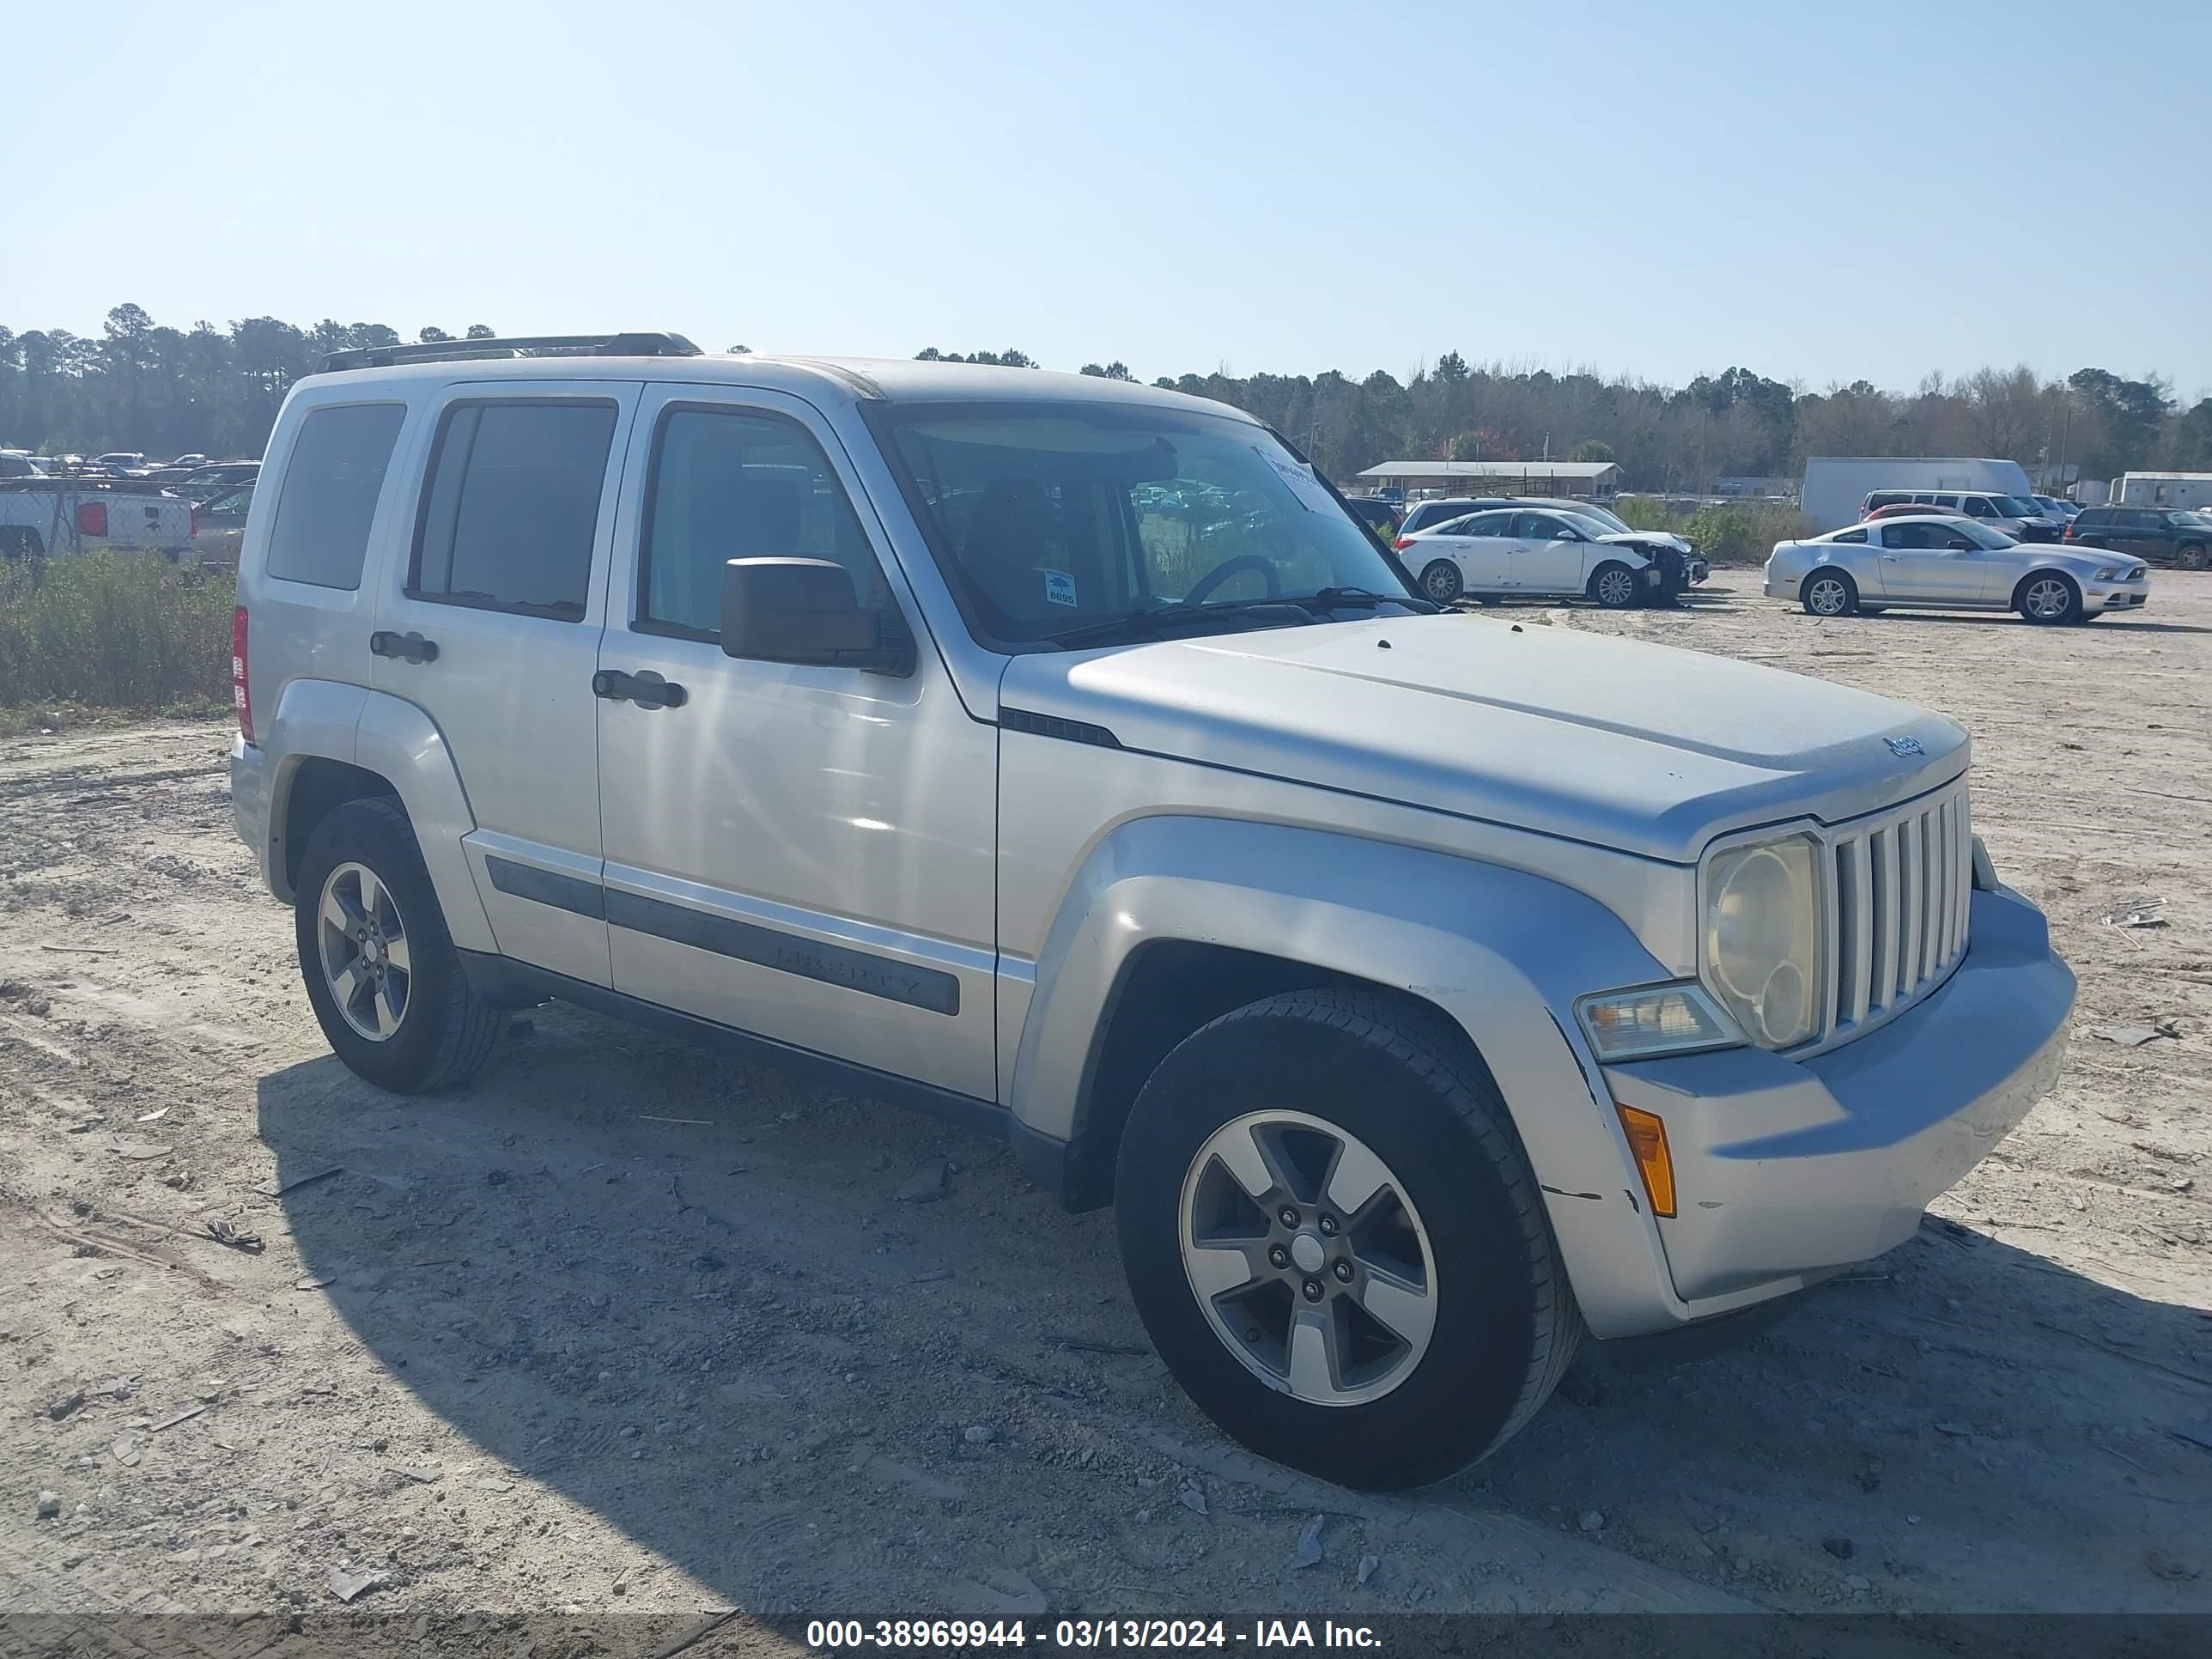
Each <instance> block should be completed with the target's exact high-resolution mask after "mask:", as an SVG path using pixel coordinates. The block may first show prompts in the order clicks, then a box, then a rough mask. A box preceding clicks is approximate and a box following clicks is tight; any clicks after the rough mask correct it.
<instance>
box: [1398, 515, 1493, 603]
mask: <svg viewBox="0 0 2212 1659" xmlns="http://www.w3.org/2000/svg"><path fill="white" fill-rule="evenodd" d="M1442 539H1443V542H1444V543H1445V546H1446V548H1447V549H1449V552H1450V555H1451V557H1452V559H1453V562H1455V563H1456V564H1457V565H1458V566H1459V574H1460V579H1461V580H1462V581H1463V582H1464V583H1465V584H1466V586H1467V590H1468V592H1470V593H1477V592H1480V593H1503V592H1506V591H1507V590H1509V589H1510V587H1511V586H1512V585H1513V576H1512V558H1513V515H1512V514H1511V513H1475V514H1474V516H1473V517H1471V518H1468V519H1467V520H1463V521H1462V523H1461V525H1460V526H1459V530H1458V532H1457V533H1456V534H1454V535H1451V536H1449V537H1445V538H1442ZM1417 574H1418V573H1417Z"/></svg>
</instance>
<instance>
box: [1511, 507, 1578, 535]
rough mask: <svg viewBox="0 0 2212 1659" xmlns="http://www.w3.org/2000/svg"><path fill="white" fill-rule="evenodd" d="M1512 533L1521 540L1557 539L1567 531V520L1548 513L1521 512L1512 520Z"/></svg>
mask: <svg viewBox="0 0 2212 1659" xmlns="http://www.w3.org/2000/svg"><path fill="white" fill-rule="evenodd" d="M1513 533H1514V534H1515V535H1516V536H1517V537H1519V538H1521V539H1522V540H1523V541H1532V542H1553V541H1557V540H1558V539H1559V538H1560V537H1562V536H1564V535H1565V534H1566V533H1567V521H1566V520H1565V519H1555V518H1553V516H1552V515H1551V514H1550V513H1522V514H1521V515H1520V516H1519V517H1518V518H1516V519H1515V520H1513Z"/></svg>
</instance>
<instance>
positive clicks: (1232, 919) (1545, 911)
mask: <svg viewBox="0 0 2212 1659" xmlns="http://www.w3.org/2000/svg"><path fill="white" fill-rule="evenodd" d="M1162 939H1178V940H1188V941H1191V942H1194V943H1204V944H1211V945H1223V946H1227V947H1230V948H1232V949H1236V950H1241V951H1253V952H1257V953H1260V954H1263V955H1267V956H1273V957H1283V958H1287V959H1289V960H1291V961H1295V962H1297V963H1305V964H1310V965H1311V966H1313V967H1315V968H1317V969H1323V970H1326V971H1327V972H1328V973H1331V974H1334V975H1346V976H1349V977H1352V978H1357V979H1362V980H1366V981H1371V982H1373V983H1376V984H1379V985H1384V986H1389V987H1392V988H1393V989H1396V990H1401V991H1404V992H1407V993H1408V994H1411V995H1413V996H1416V997H1419V998H1420V999H1422V1000H1424V1001H1426V1002H1429V1003H1431V1004H1433V1005H1434V1006H1436V1007H1437V1008H1439V1009H1441V1010H1442V1011H1443V1012H1444V1013H1445V1014H1446V1015H1447V1016H1449V1018H1451V1019H1453V1020H1454V1021H1455V1022H1456V1023H1457V1024H1458V1025H1459V1026H1460V1027H1461V1029H1462V1030H1465V1031H1466V1032H1467V1034H1468V1037H1469V1038H1470V1039H1471V1040H1472V1041H1473V1042H1474V1045H1475V1047H1476V1048H1477V1049H1478V1050H1479V1051H1480V1053H1481V1054H1482V1057H1483V1059H1484V1060H1485V1061H1486V1063H1487V1065H1488V1066H1489V1068H1490V1071H1491V1073H1492V1076H1493V1077H1494V1078H1495V1079H1497V1081H1498V1088H1499V1091H1500V1092H1501V1093H1502V1094H1503V1096H1504V1101H1505V1105H1506V1108H1507V1109H1508V1111H1509V1112H1510V1114H1511V1115H1512V1119H1513V1123H1514V1127H1515V1128H1516V1132H1517V1133H1519V1135H1520V1138H1521V1142H1522V1146H1523V1147H1524V1148H1525V1149H1526V1150H1527V1152H1528V1158H1529V1161H1530V1164H1532V1165H1533V1167H1534V1171H1535V1174H1536V1178H1537V1181H1538V1182H1539V1183H1540V1184H1541V1187H1542V1188H1543V1191H1544V1196H1545V1203H1546V1206H1547V1211H1548V1213H1549V1215H1550V1217H1551V1221H1552V1227H1553V1235H1554V1236H1555V1237H1557V1238H1558V1240H1559V1248H1560V1251H1561V1254H1562V1255H1563V1256H1564V1257H1565V1261H1566V1265H1567V1269H1568V1273H1569V1276H1570V1278H1571V1280H1572V1282H1573V1284H1574V1286H1575V1291H1576V1295H1577V1298H1578V1299H1579V1300H1580V1301H1581V1303H1582V1305H1583V1316H1584V1318H1585V1319H1586V1320H1587V1321H1588V1322H1589V1325H1590V1328H1591V1329H1592V1330H1593V1331H1594V1332H1595V1333H1596V1334H1599V1335H1601V1336H1603V1335H1607V1334H1617V1333H1620V1332H1623V1331H1626V1330H1628V1329H1632V1328H1634V1329H1650V1328H1651V1326H1652V1324H1653V1323H1654V1315H1655V1313H1656V1312H1657V1310H1658V1309H1659V1308H1660V1307H1665V1308H1668V1309H1669V1310H1680V1306H1681V1304H1680V1301H1679V1299H1678V1298H1676V1297H1675V1296H1674V1290H1673V1285H1672V1282H1671V1280H1670V1279H1669V1278H1668V1273H1667V1268H1666V1262H1665V1257H1664V1255H1663V1253H1662V1250H1661V1248H1660V1242H1659V1235H1658V1231H1657V1225H1656V1221H1655V1220H1654V1219H1653V1218H1652V1217H1651V1216H1650V1213H1649V1210H1648V1206H1646V1204H1645V1203H1644V1198H1643V1194H1642V1189H1641V1184H1640V1182H1639V1180H1638V1176H1637V1173H1636V1169H1635V1164H1634V1163H1633V1161H1632V1158H1631V1156H1630V1153H1629V1149H1628V1145H1627V1140H1626V1136H1625V1135H1624V1134H1623V1133H1622V1132H1621V1127H1620V1121H1619V1119H1618V1117H1617V1115H1615V1114H1614V1112H1613V1110H1612V1109H1611V1107H1610V1105H1609V1103H1607V1091H1606V1089H1605V1085H1604V1080H1603V1078H1602V1076H1601V1073H1600V1072H1599V1070H1598V1066H1597V1064H1596V1060H1595V1056H1593V1055H1592V1054H1590V1053H1589V1048H1588V1045H1587V1043H1586V1042H1585V1041H1584V1040H1583V1037H1582V1036H1581V1034H1580V1033H1579V1032H1578V1031H1577V1030H1576V1029H1575V1024H1574V1021H1573V1018H1572V1017H1571V1011H1572V1005H1573V1002H1574V1000H1575V999H1576V998H1577V996H1580V995H1583V994H1586V993H1588V992H1590V991H1595V990H1602V989H1606V988H1608V987H1613V986H1626V985H1638V984H1649V983H1651V982H1653V981H1660V980H1664V979H1666V978H1668V974H1667V972H1666V970H1665V969H1663V968H1662V966H1661V965H1660V964H1659V963H1657V962H1656V960H1655V959H1654V958H1653V957H1651V955H1650V952H1649V951H1647V950H1645V948H1644V946H1643V945H1642V944H1640V943H1639V942H1638V940H1637V939H1636V938H1635V936H1634V935H1633V934H1632V933H1630V932H1629V930H1628V928H1627V927H1626V926H1625V925H1624V924H1623V923H1622V922H1621V921H1620V919H1619V918H1618V917H1617V916H1615V915H1613V913H1612V912H1611V911H1609V910H1607V909H1606V908H1604V907H1603V906H1601V905H1600V904H1599V903H1598V902H1596V901H1595V900H1594V899H1591V898H1590V897H1589V896H1587V895H1585V894H1582V893H1579V892H1577V891H1575V890H1572V889H1571V888H1568V887H1565V886H1562V885H1560V884H1559V883H1557V882H1554V881H1551V880H1548V879H1547V878H1543V877H1541V876H1534V875H1531V874H1528V873H1527V872H1522V871H1517V870H1510V869H1507V868H1504V866H1498V865H1492V864H1484V863H1480V862H1477V861H1475V860H1471V859H1462V858H1455V857H1453V856H1451V855H1449V854H1442V853H1435V852H1429V851H1425V850H1424V849H1421V848H1413V847H1406V846H1402V845H1399V844H1396V843H1393V842H1376V841H1368V840H1364V839H1361V838H1358V837H1355V836H1344V835H1340V834H1334V833H1331V832H1328V831H1323V830H1315V829H1297V828H1292V827H1290V826H1286V825H1277V824H1259V823H1247V822H1239V821H1236V820H1231V819H1225V818H1207V817H1182V816H1166V815H1163V816H1159V817H1146V818H1140V819H1137V820H1134V821H1133V822H1131V823H1126V824H1123V825H1121V827H1119V828H1118V829H1115V830H1114V831H1113V832H1111V833H1110V834H1109V835H1108V836H1105V837H1103V838H1102V840H1101V841H1100V842H1098V843H1097V845H1096V846H1095V847H1094V848H1093V849H1092V851H1091V854H1090V856H1089V857H1088V858H1087V859H1086V860H1085V862H1084V864H1083V866H1082V867H1081V868H1080V869H1079V871H1078V872H1077V873H1076V876H1075V878H1073V881H1072V882H1071V884H1069V887H1068V889H1067V890H1066V894H1065V896H1064V897H1063V899H1062V902H1061V904H1060V909H1059V911H1058V913H1057V915H1056V916H1055V919H1054V923H1053V926H1052V927H1051V928H1050V929H1049V930H1048V933H1047V935H1046V939H1045V944H1044V946H1043V949H1042V951H1041V952H1040V954H1039V957H1038V959H1037V963H1036V976H1035V990H1034V993H1033V995H1032V997H1031V999H1030V1005H1029V1007H1028V1011H1027V1014H1026V1017H1025V1018H1024V1021H1023V1026H1022V1035H1021V1041H1020V1044H1019V1047H1018V1050H1017V1052H1016V1055H1015V1060H1014V1066H1013V1074H1012V1088H1011V1090H1010V1091H1009V1100H1010V1103H1011V1106H1012V1111H1013V1115H1014V1116H1015V1118H1016V1119H1017V1120H1018V1121H1019V1122H1020V1123H1021V1124H1022V1125H1023V1126H1024V1128H1025V1129H1026V1130H1028V1131H1030V1132H1034V1133H1038V1134H1042V1135H1045V1136H1048V1137H1051V1138H1053V1139H1060V1140H1063V1141H1067V1140H1073V1139H1075V1138H1076V1137H1078V1136H1079V1135H1080V1134H1081V1133H1082V1132H1083V1129H1084V1127H1085V1109H1086V1105H1087V1096H1088V1092H1089V1090H1090V1088H1091V1081H1092V1078H1093V1076H1094V1074H1095V1072H1096V1069H1097V1060H1098V1053H1099V1044H1100V1038H1101V1036H1102V1035H1103V1030H1104V1028H1105V1025H1106V1022H1107V1018H1108V1015H1109V1011H1110V1010H1111V1008H1112V1006H1113V1001H1114V997H1115V992H1116V989H1117V987H1118V986H1119V985H1120V983H1121V979H1122V976H1123V975H1124V974H1125V973H1126V972H1127V970H1128V969H1129V968H1130V966H1131V964H1132V963H1133V960H1134V959H1135V957H1136V956H1137V954H1138V953H1139V951H1140V950H1141V948H1142V947H1143V946H1144V945H1146V944H1148V943H1152V942H1155V941H1158V940H1162ZM1675 1316H1677V1317H1680V1316H1681V1315H1680V1312H1679V1311H1677V1312H1676V1313H1675ZM1665 1317H1666V1316H1665V1315H1663V1314H1662V1315H1660V1316H1659V1322H1664V1319H1665Z"/></svg>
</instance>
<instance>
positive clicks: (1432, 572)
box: [1421, 559, 1467, 605]
mask: <svg viewBox="0 0 2212 1659" xmlns="http://www.w3.org/2000/svg"><path fill="white" fill-rule="evenodd" d="M1466 591H1467V580H1466V578H1464V577H1463V576H1462V575H1461V574H1459V567H1458V566H1457V565H1455V564H1454V563H1453V562H1451V561H1450V560H1449V559H1437V560H1434V561H1432V562H1431V563H1430V564H1429V565H1428V567H1427V568H1425V569H1424V570H1423V571H1422V572H1421V592H1424V593H1425V594H1427V595H1428V596H1429V597H1430V598H1431V599H1434V600H1435V601H1436V602H1437V604H1438V605H1449V604H1451V603H1452V601H1453V600H1455V599H1458V598H1459V596H1460V595H1461V594H1462V593H1463V592H1466Z"/></svg>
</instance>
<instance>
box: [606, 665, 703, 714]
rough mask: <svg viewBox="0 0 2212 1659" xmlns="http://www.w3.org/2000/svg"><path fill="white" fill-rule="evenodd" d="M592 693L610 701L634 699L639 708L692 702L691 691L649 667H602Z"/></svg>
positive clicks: (674, 705)
mask: <svg viewBox="0 0 2212 1659" xmlns="http://www.w3.org/2000/svg"><path fill="white" fill-rule="evenodd" d="M592 696H595V697H605V699H606V700H607V701H608V702H634V703H635V704H636V705H637V706H638V707H639V708H682V707H684V704H685V703H687V702H690V701H691V694H690V692H689V691H686V690H684V688H683V687H682V686H680V685H678V684H677V683H676V682H675V681H674V680H671V679H663V678H661V677H660V676H659V674H656V673H654V672H653V670H651V669H650V668H647V669H642V670H641V671H638V672H637V673H635V674H629V673H625V672H623V670H621V669H619V668H602V669H601V670H599V672H598V673H596V674H594V675H592Z"/></svg>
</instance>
